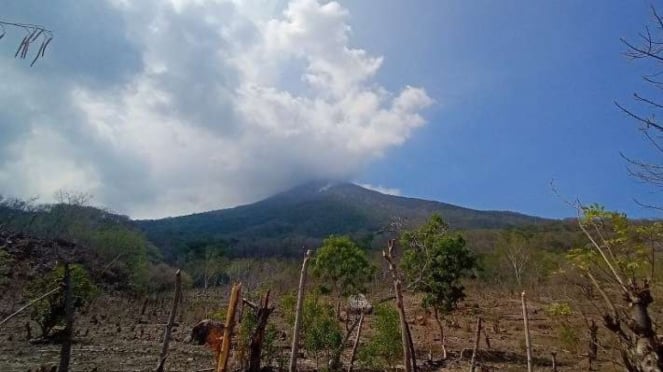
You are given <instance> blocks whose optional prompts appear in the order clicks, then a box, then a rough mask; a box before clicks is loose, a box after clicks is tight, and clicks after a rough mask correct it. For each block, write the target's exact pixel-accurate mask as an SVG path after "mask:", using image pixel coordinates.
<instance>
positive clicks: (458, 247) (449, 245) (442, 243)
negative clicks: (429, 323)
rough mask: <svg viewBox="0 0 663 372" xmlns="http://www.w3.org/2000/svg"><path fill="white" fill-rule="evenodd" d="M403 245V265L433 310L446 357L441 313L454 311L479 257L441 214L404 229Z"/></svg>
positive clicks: (410, 285)
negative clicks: (416, 227) (412, 227)
mask: <svg viewBox="0 0 663 372" xmlns="http://www.w3.org/2000/svg"><path fill="white" fill-rule="evenodd" d="M401 244H402V246H403V247H405V252H404V253H403V259H402V260H401V267H402V269H403V273H404V274H405V279H406V283H407V286H408V288H411V289H414V290H415V291H419V292H422V293H423V294H424V296H423V298H422V305H423V306H424V307H425V308H432V309H433V311H434V315H435V320H436V321H437V324H438V327H439V328H440V339H441V342H442V350H443V358H446V348H445V342H444V328H443V326H442V321H441V319H440V314H445V313H448V312H451V311H452V310H454V309H455V308H456V306H457V304H458V302H460V301H462V300H463V299H464V298H465V288H464V287H463V285H462V282H461V280H462V279H463V278H466V277H470V276H472V275H473V273H474V270H475V269H477V268H478V261H477V257H476V256H475V255H474V254H473V253H472V252H471V251H470V250H469V249H467V247H466V246H465V240H464V239H463V237H462V236H460V235H459V234H456V233H451V232H449V227H448V225H447V224H446V223H445V222H444V221H443V220H442V217H441V216H440V215H438V214H434V215H432V216H431V217H430V219H429V220H428V222H426V223H425V224H424V225H423V226H421V227H420V228H419V229H417V230H414V231H405V232H403V234H402V235H401Z"/></svg>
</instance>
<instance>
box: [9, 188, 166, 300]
mask: <svg viewBox="0 0 663 372" xmlns="http://www.w3.org/2000/svg"><path fill="white" fill-rule="evenodd" d="M57 198H58V200H61V201H62V202H61V203H59V204H46V205H34V204H33V203H32V202H31V201H27V202H23V201H18V200H11V201H10V202H6V201H5V202H3V201H2V200H0V224H3V225H4V228H5V229H7V230H9V231H15V232H22V233H25V234H28V235H30V236H34V237H39V238H45V239H53V238H58V239H64V240H67V241H71V242H74V243H76V244H77V245H78V246H79V247H84V248H87V249H89V250H90V251H92V252H93V253H94V255H85V256H84V257H85V259H88V261H86V262H85V264H86V266H87V267H88V268H89V269H90V274H91V275H92V276H93V277H94V278H95V279H99V278H98V277H99V276H100V273H101V272H103V276H104V280H105V281H108V283H106V284H110V285H112V286H113V287H114V288H116V289H133V290H142V289H144V288H145V286H146V284H147V264H148V262H149V261H150V259H152V260H157V259H159V255H158V253H157V252H158V251H157V249H156V247H154V246H153V245H152V244H151V243H149V242H148V241H147V239H146V238H145V237H144V236H143V234H142V233H141V232H140V231H139V230H137V229H136V228H134V227H133V226H132V224H131V221H130V220H129V218H128V217H126V216H120V215H116V214H113V213H110V212H107V211H104V210H100V209H98V208H94V207H89V206H85V205H84V204H85V203H86V202H87V200H89V199H90V196H89V195H86V194H76V193H59V194H58V195H57ZM91 257H95V258H91Z"/></svg>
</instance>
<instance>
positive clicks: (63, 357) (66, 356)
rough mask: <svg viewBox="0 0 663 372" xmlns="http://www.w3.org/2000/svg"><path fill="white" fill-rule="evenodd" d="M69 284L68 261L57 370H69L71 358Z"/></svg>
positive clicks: (72, 320)
mask: <svg viewBox="0 0 663 372" xmlns="http://www.w3.org/2000/svg"><path fill="white" fill-rule="evenodd" d="M73 297H74V296H73V293H72V285H71V269H70V267H69V263H65V264H64V309H65V310H64V311H65V326H64V332H63V335H64V339H63V340H62V348H61V349H60V366H59V367H58V371H60V372H67V371H69V360H70V358H71V336H72V335H73V333H74V332H73V328H74V302H73V300H74V298H73Z"/></svg>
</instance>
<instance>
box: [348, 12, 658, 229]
mask: <svg viewBox="0 0 663 372" xmlns="http://www.w3.org/2000/svg"><path fill="white" fill-rule="evenodd" d="M597 5H598V3H596V2H579V1H554V2H545V1H500V2H493V1H475V2H468V1H454V2H447V1H445V2H440V1H419V2H416V6H412V4H411V3H404V2H399V1H385V2H384V5H383V6H381V7H380V9H381V11H380V12H379V13H374V14H371V7H370V5H368V4H366V3H365V2H352V3H348V6H349V8H350V9H351V12H352V14H353V18H352V20H353V22H354V24H356V25H361V26H358V27H357V26H355V27H353V34H354V35H355V36H356V38H357V40H360V41H361V42H363V43H364V44H367V43H368V40H371V41H372V43H371V44H370V48H368V49H369V50H371V51H375V52H376V53H378V54H383V55H384V56H385V60H386V63H385V65H384V67H383V69H382V70H381V73H380V78H381V80H382V81H385V82H386V83H385V84H386V85H387V86H397V85H400V84H403V83H406V82H407V83H410V84H415V85H421V86H423V87H424V88H425V89H426V90H427V91H428V92H429V94H430V95H431V96H432V97H433V98H434V99H435V100H436V105H435V106H433V107H432V108H431V109H429V111H428V114H427V118H428V120H429V124H428V125H427V126H425V127H424V128H422V129H421V130H419V131H418V132H417V133H416V134H415V135H414V136H413V137H412V138H411V139H410V140H409V141H408V142H406V143H405V144H404V145H403V146H401V147H398V148H393V149H390V150H389V152H388V153H387V156H385V157H384V158H383V159H381V160H380V161H378V162H376V163H375V164H373V165H372V166H371V167H369V168H368V169H367V171H366V172H365V173H364V174H363V175H362V176H361V180H362V181H365V182H367V183H371V184H380V185H389V186H390V187H395V188H398V189H400V190H401V192H402V193H403V194H404V195H410V196H417V197H424V198H432V199H438V200H443V201H447V202H451V203H455V204H459V205H463V206H469V207H474V208H480V209H509V210H517V211H521V212H525V213H530V214H535V215H541V216H547V217H564V216H569V215H573V213H574V211H573V210H572V209H570V208H569V207H568V205H566V204H565V203H564V202H563V201H561V200H560V199H559V198H558V197H557V196H555V195H554V193H553V192H552V190H551V186H550V182H551V181H552V180H554V183H555V185H556V188H557V189H558V190H559V192H560V193H561V194H563V195H564V196H565V197H568V198H570V199H574V198H576V197H577V198H580V200H581V201H583V202H598V203H601V204H604V205H606V206H607V207H609V208H614V209H618V210H621V211H625V212H628V213H629V214H630V215H633V216H655V214H654V212H653V211H651V210H646V209H643V208H641V207H639V206H637V205H636V204H635V203H634V202H633V198H639V199H640V200H646V201H650V202H655V201H657V200H658V201H660V200H661V199H660V193H659V194H655V193H653V188H651V187H649V186H646V185H642V184H641V183H640V182H638V181H636V180H634V179H633V178H631V177H630V176H628V174H627V172H626V169H625V162H624V161H623V159H622V158H621V157H620V155H619V152H620V151H621V152H623V153H625V154H627V155H630V156H633V157H636V158H645V159H646V158H647V157H649V158H651V156H652V153H653V152H651V151H649V150H651V147H650V146H649V145H648V144H647V143H646V142H645V141H643V137H641V136H640V134H639V133H638V131H637V129H636V128H637V126H636V124H635V123H634V122H633V121H631V120H629V119H627V118H625V116H624V115H623V114H622V113H621V112H620V111H619V110H618V108H617V107H615V105H614V103H613V101H615V100H619V101H621V102H624V103H630V99H631V94H632V93H633V92H635V91H643V90H644V88H646V86H645V85H644V84H643V83H642V80H641V79H640V75H641V74H642V73H643V72H645V71H647V70H646V67H649V66H646V65H644V64H642V63H639V62H634V61H630V60H628V59H627V58H625V57H624V56H623V55H622V53H623V52H624V45H623V44H622V43H621V42H620V40H619V38H620V37H626V38H629V39H635V38H636V36H637V33H638V32H640V31H642V30H643V27H644V25H645V24H646V22H648V21H650V20H651V18H652V17H651V13H650V9H649V5H648V3H646V2H641V1H633V2H629V3H628V5H626V4H625V3H624V2H623V1H602V2H600V6H597ZM355 7H356V9H355ZM377 14H379V16H378V15H377ZM386 25H389V26H388V27H387V26H386ZM387 30H388V31H387ZM376 40H378V41H376Z"/></svg>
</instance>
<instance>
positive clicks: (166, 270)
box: [144, 263, 193, 293]
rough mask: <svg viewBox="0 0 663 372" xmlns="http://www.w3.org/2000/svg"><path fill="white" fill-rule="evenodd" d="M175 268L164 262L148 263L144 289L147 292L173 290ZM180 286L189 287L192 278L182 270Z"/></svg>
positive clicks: (191, 284)
mask: <svg viewBox="0 0 663 372" xmlns="http://www.w3.org/2000/svg"><path fill="white" fill-rule="evenodd" d="M176 271H177V269H175V268H173V267H171V266H168V265H166V264H165V263H158V264H152V263H150V264H148V265H147V274H146V278H147V281H146V284H145V286H144V290H145V291H146V292H147V293H161V292H172V291H174V290H175V272H176ZM181 278H182V288H183V289H186V288H191V287H192V286H193V280H192V279H191V276H189V274H187V273H186V272H184V271H182V273H181Z"/></svg>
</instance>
